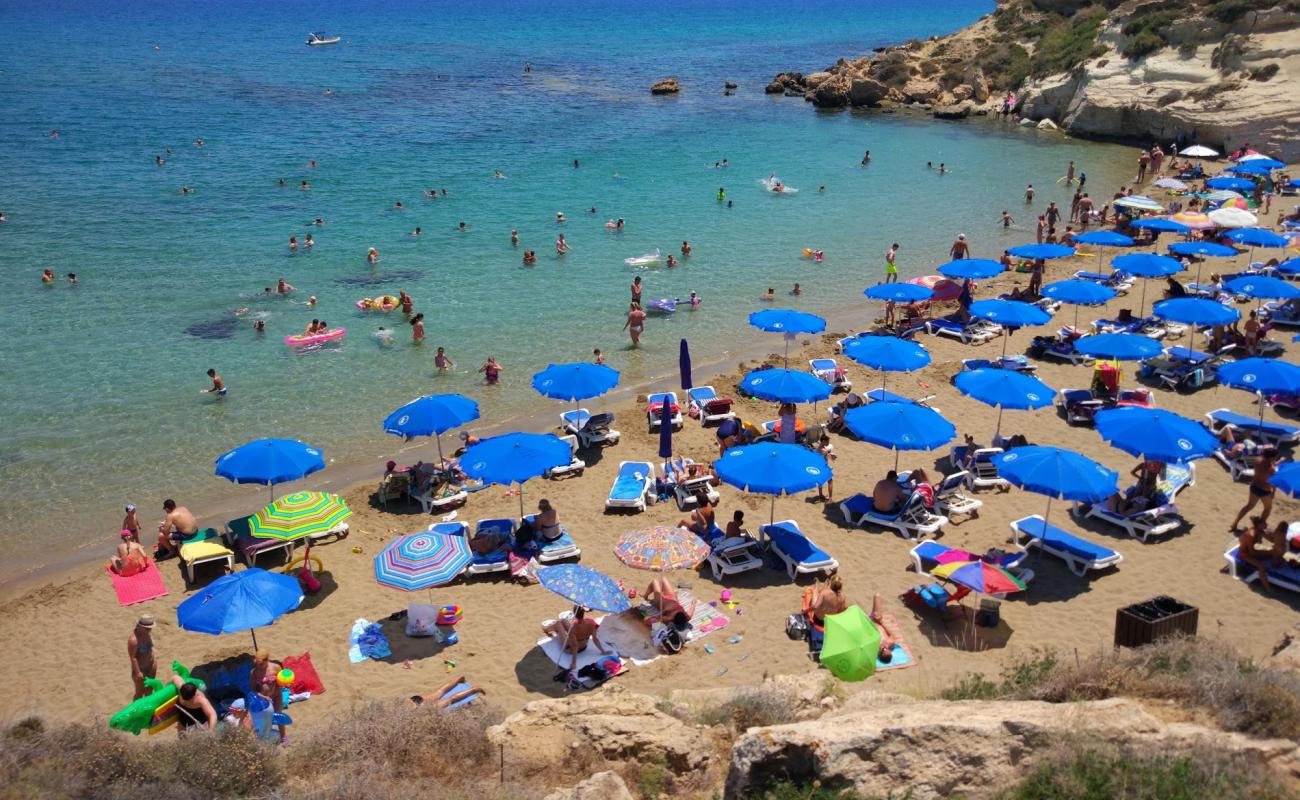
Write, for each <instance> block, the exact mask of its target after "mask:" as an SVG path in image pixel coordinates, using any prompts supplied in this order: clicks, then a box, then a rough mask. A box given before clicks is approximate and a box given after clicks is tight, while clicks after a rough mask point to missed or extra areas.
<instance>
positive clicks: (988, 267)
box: [939, 258, 1007, 281]
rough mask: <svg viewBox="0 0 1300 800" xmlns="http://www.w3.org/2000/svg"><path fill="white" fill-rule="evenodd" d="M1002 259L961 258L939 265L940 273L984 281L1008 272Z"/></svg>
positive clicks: (950, 276)
mask: <svg viewBox="0 0 1300 800" xmlns="http://www.w3.org/2000/svg"><path fill="white" fill-rule="evenodd" d="M1006 269H1007V268H1006V267H1004V266H1002V262H1001V261H993V260H992V259H988V258H959V259H957V260H956V261H949V262H948V263H947V264H944V265H943V266H941V267H939V274H940V275H943V276H945V277H948V278H958V279H964V278H969V279H970V280H973V281H983V280H988V279H989V278H993V277H996V276H998V275H1001V274H1002V273H1003V272H1006Z"/></svg>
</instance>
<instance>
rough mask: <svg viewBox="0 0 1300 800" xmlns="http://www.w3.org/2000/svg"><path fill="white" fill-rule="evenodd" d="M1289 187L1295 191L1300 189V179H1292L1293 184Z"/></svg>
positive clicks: (1289, 184)
mask: <svg viewBox="0 0 1300 800" xmlns="http://www.w3.org/2000/svg"><path fill="white" fill-rule="evenodd" d="M1287 185H1288V186H1290V187H1291V188H1293V189H1300V178H1292V179H1291V182H1290V183H1288V184H1287Z"/></svg>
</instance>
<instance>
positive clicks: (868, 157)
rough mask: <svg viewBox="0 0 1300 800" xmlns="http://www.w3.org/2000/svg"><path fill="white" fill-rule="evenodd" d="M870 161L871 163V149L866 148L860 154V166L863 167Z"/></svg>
mask: <svg viewBox="0 0 1300 800" xmlns="http://www.w3.org/2000/svg"><path fill="white" fill-rule="evenodd" d="M870 163H871V151H870V150H868V151H867V152H866V153H863V155H862V166H864V167H865V166H866V165H868V164H870Z"/></svg>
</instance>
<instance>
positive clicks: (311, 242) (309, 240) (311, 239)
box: [303, 233, 316, 247]
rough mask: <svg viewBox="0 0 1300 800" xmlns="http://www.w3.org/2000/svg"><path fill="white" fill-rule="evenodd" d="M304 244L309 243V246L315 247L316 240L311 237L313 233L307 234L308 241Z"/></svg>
mask: <svg viewBox="0 0 1300 800" xmlns="http://www.w3.org/2000/svg"><path fill="white" fill-rule="evenodd" d="M303 244H305V245H307V246H308V247H315V246H316V240H315V239H313V238H311V234H310V233H309V234H307V241H305V242H303Z"/></svg>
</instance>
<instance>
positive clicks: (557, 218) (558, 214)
mask: <svg viewBox="0 0 1300 800" xmlns="http://www.w3.org/2000/svg"><path fill="white" fill-rule="evenodd" d="M555 221H556V222H564V212H563V211H556V212H555Z"/></svg>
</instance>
